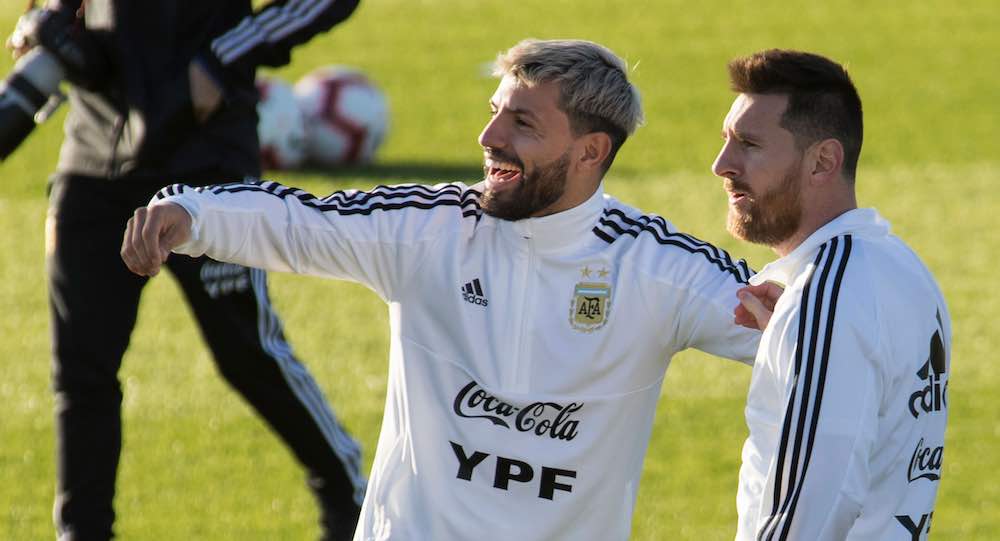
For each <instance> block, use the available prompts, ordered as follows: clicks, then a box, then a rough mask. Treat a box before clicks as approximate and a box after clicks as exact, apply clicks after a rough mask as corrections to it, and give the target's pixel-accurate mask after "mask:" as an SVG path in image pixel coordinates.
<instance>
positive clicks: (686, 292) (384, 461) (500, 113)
mask: <svg viewBox="0 0 1000 541" xmlns="http://www.w3.org/2000/svg"><path fill="white" fill-rule="evenodd" d="M496 73H497V75H498V76H500V77H501V80H500V85H499V87H498V88H497V91H496V92H495V93H494V94H493V97H492V99H490V100H489V105H490V108H491V110H492V114H491V116H490V118H489V120H488V121H487V123H486V127H485V128H484V129H483V131H482V133H481V134H480V136H479V142H480V144H481V145H482V148H483V153H484V157H485V172H486V178H485V182H483V183H482V184H477V185H474V186H466V185H464V184H461V183H454V184H440V185H437V186H417V185H403V186H396V187H384V186H383V187H379V188H376V189H375V190H372V191H371V192H359V191H353V190H352V191H345V192H336V193H334V194H332V195H331V196H329V197H326V198H324V199H318V198H315V197H313V196H311V195H309V194H306V193H304V192H302V191H299V190H295V189H291V188H286V187H284V186H281V185H279V184H275V183H271V182H264V183H260V182H253V183H250V184H236V185H223V186H216V187H214V188H211V189H206V190H199V189H193V188H190V187H187V186H180V185H177V186H172V187H168V188H166V189H164V190H163V191H162V193H161V195H162V198H159V199H158V200H156V201H154V202H153V203H152V204H151V205H150V206H148V207H146V208H143V209H139V210H138V211H136V214H135V216H134V217H133V219H132V220H131V221H130V223H129V226H128V230H127V231H126V233H125V242H124V246H123V251H122V256H123V258H124V259H125V261H126V263H127V264H128V265H129V267H130V268H131V269H132V270H133V271H135V272H138V273H141V274H150V273H155V272H156V271H157V269H158V268H159V266H160V264H161V262H162V261H163V259H164V258H165V257H166V255H167V254H168V253H169V251H170V249H174V250H177V251H180V252H184V253H190V254H201V253H208V254H211V256H212V257H215V258H218V259H221V260H224V261H239V262H242V263H244V264H252V265H254V266H261V267H266V268H269V269H273V270H284V271H295V272H301V273H309V274H317V275H323V276H330V277H339V278H347V279H353V280H356V281H359V282H362V283H364V284H366V285H368V286H369V287H371V288H372V289H374V290H375V291H376V292H377V293H378V294H379V295H380V296H381V297H382V298H383V299H385V301H386V302H387V303H388V305H389V314H390V322H391V348H390V352H391V353H390V361H389V385H388V391H387V392H388V397H387V400H386V409H385V417H384V418H383V421H382V432H381V435H380V436H379V443H378V448H377V450H376V452H375V459H374V465H373V469H372V474H371V480H370V482H369V489H368V492H367V495H366V498H365V503H364V504H363V507H362V512H361V520H360V523H359V529H358V531H357V532H356V537H355V539H358V540H360V539H365V540H368V539H407V540H424V539H426V540H442V539H449V540H450V539H484V540H485V539H497V540H510V539H517V540H519V541H529V540H539V541H542V540H551V539H574V540H579V539H583V540H587V539H593V540H601V541H606V540H615V539H618V540H623V539H627V538H628V535H629V530H630V525H631V518H632V508H633V504H634V502H635V498H636V493H637V490H638V485H639V478H640V474H641V472H642V460H643V456H644V455H645V452H646V446H647V443H648V441H649V435H650V430H651V428H652V420H653V414H654V412H655V409H656V404H657V400H658V399H659V396H660V388H661V385H662V382H663V377H664V373H665V370H666V368H667V366H668V364H669V362H670V358H671V356H672V355H673V354H674V353H676V352H678V351H680V350H682V349H685V348H689V347H693V348H698V349H701V350H704V351H707V352H710V353H713V354H716V355H720V356H723V357H729V358H733V359H738V360H742V361H748V360H750V359H751V358H753V355H754V353H755V352H756V350H757V343H758V340H759V337H760V333H759V332H757V331H751V330H748V329H745V328H742V327H739V326H737V325H735V324H734V322H733V317H732V309H733V305H734V304H736V303H737V300H736V292H737V291H738V290H739V289H740V288H741V287H742V285H743V283H744V282H745V281H746V280H747V278H748V277H749V274H750V272H749V269H747V268H746V265H745V264H744V263H743V262H734V261H733V260H732V259H731V258H730V257H729V255H728V254H726V253H725V252H723V251H721V250H719V249H717V248H715V247H713V246H711V245H709V244H707V243H705V242H702V241H699V240H697V239H695V238H693V237H690V236H688V235H684V234H682V233H679V232H678V231H677V230H676V229H675V228H674V226H673V225H672V224H670V223H669V222H668V221H666V220H664V219H663V218H660V217H658V216H655V215H648V214H644V213H642V212H641V211H639V210H636V209H634V208H631V207H629V206H627V205H624V204H622V203H620V202H619V201H617V200H615V199H614V198H612V197H610V196H608V195H605V194H604V189H603V183H602V179H603V178H604V173H605V172H606V171H607V170H608V168H609V167H610V166H611V163H612V161H613V160H614V157H615V154H616V152H617V151H618V149H619V148H620V147H621V145H622V144H623V143H624V142H625V140H626V138H627V137H628V136H629V135H630V134H631V133H632V132H633V131H634V130H635V128H636V126H637V125H638V124H639V123H640V120H641V119H642V110H641V106H640V103H639V96H638V92H637V91H636V89H635V88H634V87H633V86H632V84H631V83H629V81H628V79H627V67H626V65H625V63H624V62H623V61H622V60H621V59H619V58H618V57H617V56H615V55H614V54H613V53H611V52H610V51H609V50H607V49H606V48H604V47H602V46H600V45H597V44H595V43H591V42H587V41H576V40H565V41H563V40H560V41H535V40H527V41H524V42H521V43H519V44H518V45H516V46H515V47H513V48H512V49H511V50H509V51H507V52H506V53H505V54H503V55H501V56H500V58H499V59H498V62H497V70H496Z"/></svg>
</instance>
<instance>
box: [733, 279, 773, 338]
mask: <svg viewBox="0 0 1000 541" xmlns="http://www.w3.org/2000/svg"><path fill="white" fill-rule="evenodd" d="M736 295H737V297H739V299H740V305H741V306H743V308H745V309H746V311H747V312H749V313H750V315H752V316H753V317H754V319H756V320H757V324H758V327H757V328H759V329H760V330H764V327H767V323H768V321H770V319H771V310H769V309H768V308H767V307H766V306H764V303H762V302H761V301H760V299H758V298H757V296H756V295H754V294H753V293H752V292H751V291H749V290H748V288H744V289H741V290H740V291H739V292H737V294H736Z"/></svg>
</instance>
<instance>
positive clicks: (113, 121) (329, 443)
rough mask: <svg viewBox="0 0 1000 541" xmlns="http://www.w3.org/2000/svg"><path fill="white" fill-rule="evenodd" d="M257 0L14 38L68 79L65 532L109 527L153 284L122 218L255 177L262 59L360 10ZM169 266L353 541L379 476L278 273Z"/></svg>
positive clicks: (56, 13) (234, 376)
mask: <svg viewBox="0 0 1000 541" xmlns="http://www.w3.org/2000/svg"><path fill="white" fill-rule="evenodd" d="M251 4H252V2H251V0H215V1H207V2H204V1H203V2H189V1H187V2H180V1H176V0H144V1H142V2H139V1H128V0H82V1H81V0H75V1H73V0H64V1H62V2H54V3H52V2H50V3H49V4H48V5H47V6H46V7H45V9H42V10H33V11H32V12H30V13H29V14H27V15H25V18H23V19H24V20H22V24H19V27H18V31H17V32H15V34H14V36H12V39H11V40H10V41H9V42H8V46H9V47H11V48H12V49H13V50H14V54H15V56H20V55H24V54H35V55H36V56H37V55H39V54H40V52H41V51H44V52H45V53H47V55H45V57H46V58H47V59H54V60H55V63H54V67H53V66H43V67H49V68H53V70H61V75H62V76H64V77H65V78H66V80H67V81H68V82H69V83H70V92H69V103H70V110H69V112H68V115H67V117H66V123H65V140H64V142H63V144H62V148H61V149H60V154H59V162H58V166H57V170H56V173H55V175H53V177H52V178H51V179H50V208H49V217H48V222H47V242H46V245H47V250H48V252H47V257H48V261H47V268H48V273H49V276H48V289H49V295H50V304H51V314H52V333H53V346H52V350H53V356H54V362H53V379H54V389H55V392H56V398H57V400H56V404H57V406H56V407H57V412H56V423H57V440H58V460H57V465H58V486H57V491H56V501H55V509H54V520H55V522H56V528H57V529H58V535H59V538H60V539H64V540H70V539H73V540H76V539H108V538H110V537H112V535H113V533H112V524H113V522H114V511H113V509H112V499H113V496H114V484H115V476H116V471H117V467H118V458H119V454H120V450H121V418H120V407H121V401H122V391H121V385H120V382H119V381H118V378H117V372H118V369H119V367H120V365H121V360H122V356H123V354H124V352H125V349H126V347H127V346H128V342H129V337H130V335H131V332H132V329H133V327H134V325H135V321H136V313H137V310H138V305H139V298H140V294H141V291H142V288H143V286H144V285H145V283H146V279H145V278H140V277H138V276H136V275H134V274H132V273H130V272H129V271H128V269H126V267H125V265H124V264H123V263H122V260H121V258H120V256H119V249H120V246H121V231H122V229H123V228H124V226H125V223H126V221H127V220H128V218H129V217H130V216H131V215H132V211H133V210H134V209H135V208H136V207H140V206H144V205H145V204H146V203H147V202H148V201H149V199H150V197H151V196H152V195H153V194H154V193H155V192H156V190H157V189H158V188H159V187H160V186H162V185H164V184H167V183H172V182H186V183H194V184H207V183H209V182H211V183H218V182H227V181H239V180H241V179H243V178H244V177H245V176H247V175H252V176H257V175H259V174H260V165H259V154H258V141H257V133H256V122H257V116H256V109H255V106H256V100H257V94H256V90H255V87H254V77H255V69H256V68H257V66H261V65H266V66H279V65H282V64H285V63H287V62H288V61H289V59H290V52H291V48H292V47H293V46H295V45H297V44H300V43H303V42H305V41H306V40H308V39H310V38H311V37H312V36H314V35H316V34H317V33H319V32H323V31H325V30H328V29H329V28H331V27H332V26H334V25H336V24H337V23H339V22H341V21H342V20H344V19H346V18H347V17H348V16H349V15H350V14H351V13H352V12H353V11H354V9H355V7H356V5H357V0H327V1H323V0H277V1H274V2H271V3H269V4H266V5H264V6H262V7H261V8H260V9H259V10H257V11H256V12H255V11H254V10H253V7H252V5H251ZM36 51H38V52H36ZM19 65H20V64H19ZM53 70H50V72H52V71H53ZM25 75H26V76H29V75H32V73H26V74H25ZM28 79H29V82H30V81H32V79H31V77H28ZM34 80H35V81H37V80H38V79H37V78H36V79H34ZM22 86H23V85H22ZM29 86H30V85H29ZM36 90H39V91H42V92H41V93H43V94H44V91H45V90H47V89H44V88H39V89H36ZM28 94H29V95H30V94H31V91H30V89H28ZM167 267H168V268H169V269H170V271H171V272H172V273H173V274H174V276H175V277H176V278H177V280H178V282H179V284H180V286H181V288H182V290H183V291H184V294H185V297H186V300H187V302H188V303H189V304H190V306H191V309H192V311H193V312H194V314H195V317H196V318H197V320H198V323H199V326H200V328H201V331H202V334H203V336H204V339H205V341H206V342H207V343H208V345H209V347H210V348H211V350H212V353H213V354H214V358H215V361H216V363H217V365H218V368H219V371H220V372H221V374H222V375H223V377H225V378H226V380H227V381H228V382H229V383H230V384H231V385H232V386H233V387H234V388H235V389H236V390H237V391H238V392H239V393H240V394H241V395H242V396H243V397H244V398H245V399H246V400H247V401H248V402H249V403H250V404H251V405H252V406H253V407H254V408H255V409H256V411H257V412H258V413H259V414H260V415H261V416H262V417H263V418H264V419H265V420H266V421H267V422H268V423H269V424H270V426H271V428H273V429H274V431H275V432H277V433H278V434H279V435H280V436H281V438H282V439H283V440H284V441H285V442H286V443H287V444H288V446H289V447H290V448H291V450H292V451H293V452H294V454H295V456H296V457H297V458H298V460H299V461H300V462H301V463H302V464H303V466H304V467H305V468H306V469H307V470H308V482H309V485H310V487H311V488H312V490H313V491H314V492H315V494H316V496H317V498H318V501H319V503H320V505H321V508H322V513H321V515H322V516H321V520H322V527H323V532H324V535H325V536H326V538H328V539H346V538H350V537H351V536H352V534H353V531H354V525H355V523H356V521H357V514H358V511H359V507H358V505H359V503H360V501H361V497H362V496H363V492H364V484H365V481H364V478H363V476H362V474H361V473H360V472H359V470H358V468H359V465H360V450H359V447H358V445H357V444H356V443H355V442H354V440H353V439H351V437H350V436H349V435H347V434H346V433H345V432H344V430H343V429H342V428H341V427H340V425H339V423H338V422H337V419H336V417H335V416H334V414H333V412H332V411H331V410H330V409H329V407H328V406H327V405H326V401H325V398H324V397H323V396H322V392H321V391H320V389H319V387H318V386H317V385H316V383H315V382H314V381H313V380H312V378H311V377H310V376H309V374H308V372H306V370H305V368H304V367H303V366H302V365H300V364H299V361H298V360H297V359H296V358H295V357H294V356H293V354H292V353H291V347H290V346H289V345H288V344H287V343H286V342H285V339H284V336H283V332H282V326H281V323H280V320H279V319H278V317H277V315H276V314H275V312H274V310H273V308H272V307H271V305H270V301H269V299H268V293H267V283H266V275H265V274H264V272H263V271H260V270H257V269H248V268H244V267H240V266H236V265H230V264H223V263H219V262H217V261H214V260H211V259H209V258H207V257H200V258H188V257H184V256H177V255H175V256H172V257H171V258H170V260H169V261H168V262H167Z"/></svg>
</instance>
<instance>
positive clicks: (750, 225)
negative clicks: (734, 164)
mask: <svg viewBox="0 0 1000 541" xmlns="http://www.w3.org/2000/svg"><path fill="white" fill-rule="evenodd" d="M801 163H802V162H801V160H799V161H797V162H796V163H794V164H792V166H791V167H789V168H788V169H787V170H786V171H785V175H784V176H783V177H782V179H781V182H780V183H779V184H778V185H777V186H775V187H774V188H771V189H770V190H767V191H766V192H764V193H762V194H760V195H759V196H758V195H756V194H753V193H752V192H751V191H750V187H749V186H748V185H746V184H744V183H740V182H737V181H730V184H731V186H732V187H733V188H734V189H736V190H737V191H742V192H744V193H746V194H747V198H749V199H750V201H749V202H748V203H747V204H746V206H745V208H742V209H741V208H739V207H738V206H736V205H730V206H729V215H728V217H727V219H726V230H728V231H729V233H730V234H731V235H733V236H734V237H736V238H738V239H741V240H745V241H747V242H752V243H755V244H763V245H765V246H776V245H778V244H781V243H782V242H784V241H786V240H788V239H789V238H791V236H792V235H794V234H795V232H796V231H797V230H798V229H799V225H800V224H801V223H802V185H801V184H800V182H799V169H800V167H801Z"/></svg>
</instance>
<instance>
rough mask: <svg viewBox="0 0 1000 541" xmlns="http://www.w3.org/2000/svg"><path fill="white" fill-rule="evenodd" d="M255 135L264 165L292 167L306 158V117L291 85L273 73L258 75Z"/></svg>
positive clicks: (266, 167)
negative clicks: (270, 74)
mask: <svg viewBox="0 0 1000 541" xmlns="http://www.w3.org/2000/svg"><path fill="white" fill-rule="evenodd" d="M256 83H257V92H258V93H259V94H260V100H259V101H258V102H257V117H258V118H257V137H258V138H259V139H260V165H261V167H262V168H264V169H294V168H296V167H299V166H300V165H302V164H303V163H304V162H305V159H306V143H305V138H306V131H305V119H304V118H303V116H302V111H300V110H299V104H298V102H297V101H296V99H295V92H294V91H293V90H292V85H290V84H288V83H286V82H285V81H282V80H281V79H278V78H276V77H269V76H258V77H257V81H256Z"/></svg>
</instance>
